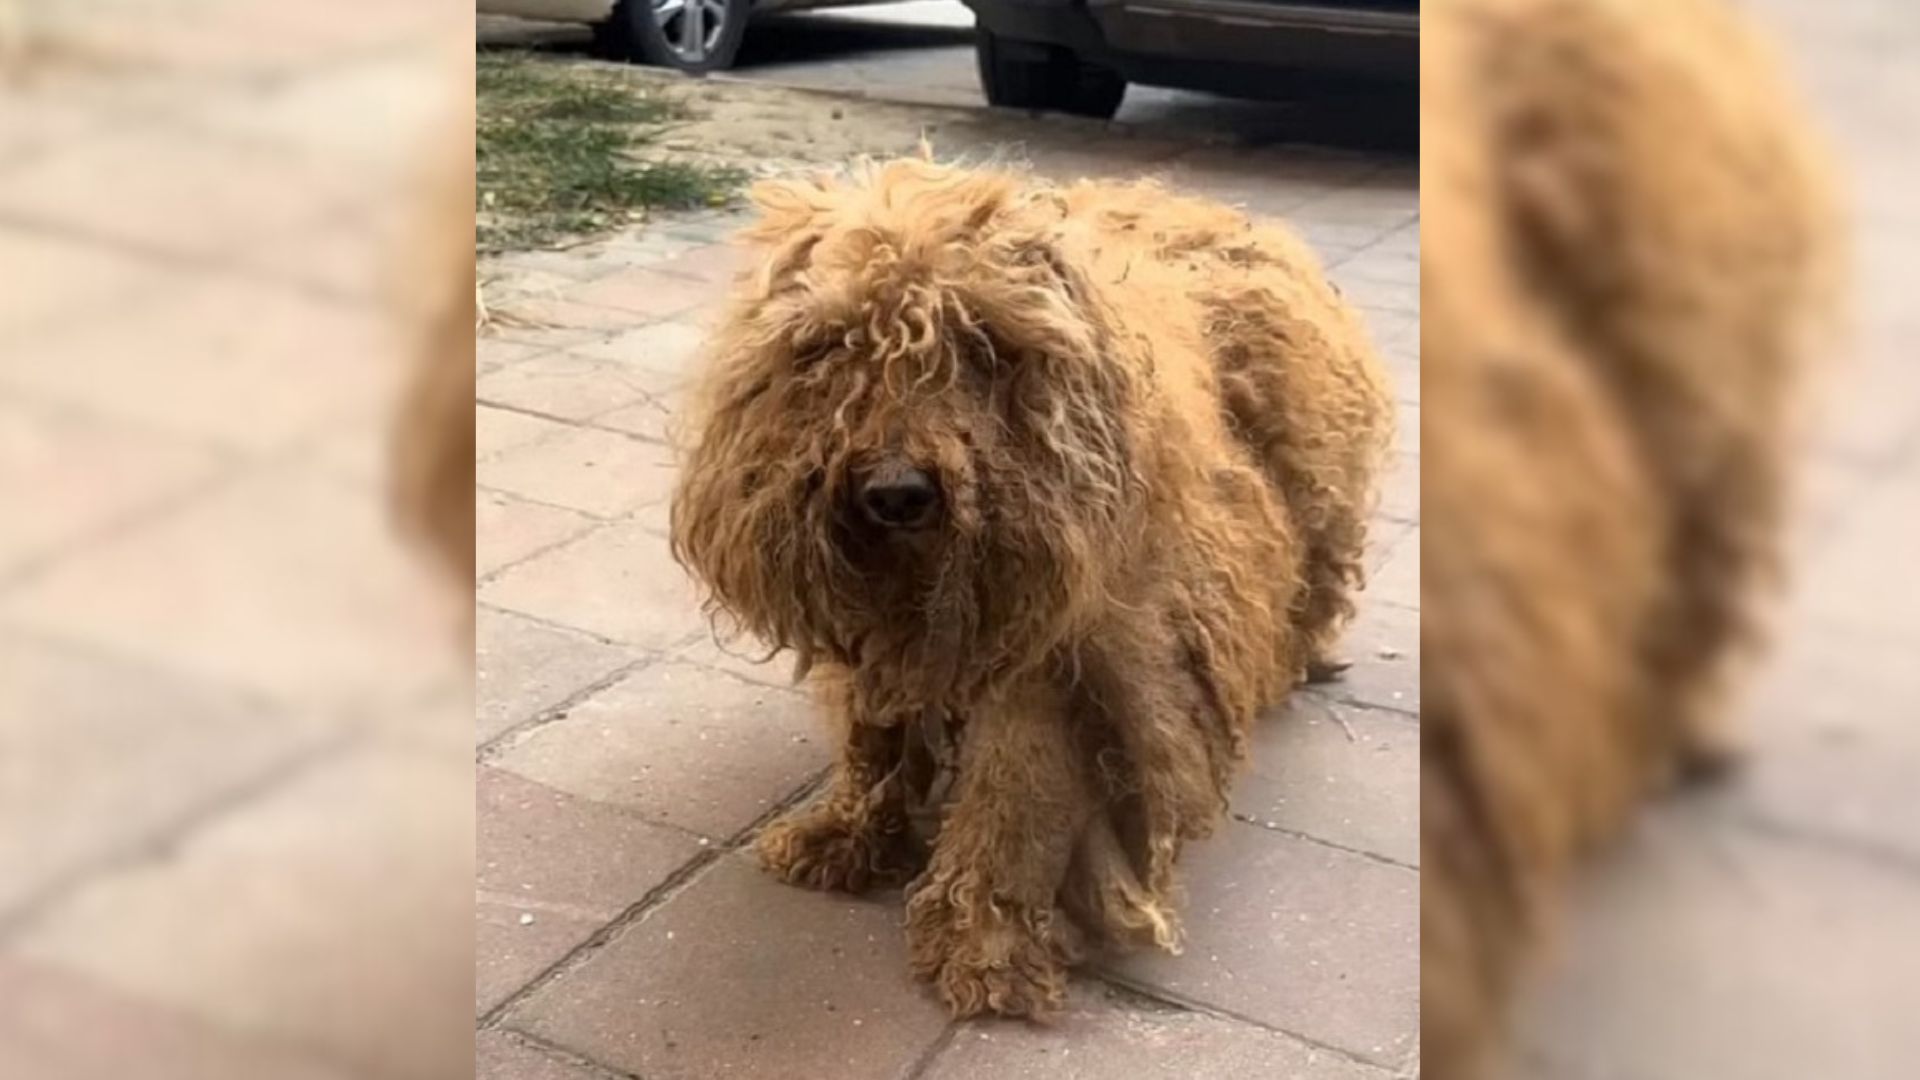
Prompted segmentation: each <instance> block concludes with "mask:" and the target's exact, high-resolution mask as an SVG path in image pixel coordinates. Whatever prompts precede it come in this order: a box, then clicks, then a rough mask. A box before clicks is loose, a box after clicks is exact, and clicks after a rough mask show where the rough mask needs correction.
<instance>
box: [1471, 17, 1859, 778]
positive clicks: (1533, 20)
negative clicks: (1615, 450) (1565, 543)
mask: <svg viewBox="0 0 1920 1080" xmlns="http://www.w3.org/2000/svg"><path fill="white" fill-rule="evenodd" d="M1480 6H1484V7H1487V8H1490V9H1494V10H1496V11H1500V12H1503V13H1504V14H1505V15H1506V16H1507V18H1506V20H1505V21H1504V22H1502V21H1500V20H1498V19H1496V20H1495V21H1494V22H1493V24H1492V25H1493V26H1495V27H1496V29H1495V30H1493V31H1492V32H1491V33H1489V34H1488V35H1487V36H1486V38H1485V39H1484V44H1485V45H1486V48H1487V53H1486V56H1485V57H1484V59H1485V60H1486V70H1485V74H1484V75H1482V76H1481V77H1482V78H1484V79H1485V80H1486V83H1485V86H1486V88H1487V97H1486V100H1487V101H1488V102H1489V103H1490V104H1492V105H1493V113H1492V115H1491V116H1490V117H1489V118H1488V119H1489V121H1490V123H1491V127H1490V128H1489V129H1488V130H1489V132H1490V134H1491V135H1492V140H1491V141H1492V143H1493V145H1492V146H1490V147H1489V151H1490V153H1491V154H1492V155H1493V160H1494V161H1496V162H1499V163H1500V164H1499V166H1498V167H1497V172H1496V197H1497V199H1498V200H1499V201H1500V202H1501V203H1502V204H1503V205H1501V207H1500V211H1501V213H1503V214H1504V215H1505V216H1506V218H1507V227H1506V229H1505V230H1504V232H1505V233H1506V235H1507V236H1509V237H1511V238H1512V241H1513V244H1514V248H1515V250H1514V251H1513V252H1511V255H1512V256H1513V257H1514V258H1515V259H1516V261H1517V262H1518V263H1519V264H1520V272H1521V277H1522V280H1524V281H1526V282H1528V284H1529V289H1530V291H1532V292H1533V293H1534V294H1535V296H1536V298H1537V299H1538V300H1539V302H1540V306H1541V308H1542V309H1543V310H1545V311H1546V312H1547V313H1548V314H1549V315H1550V317H1551V318H1553V319H1554V320H1555V321H1556V322H1557V323H1558V325H1559V329H1560V331H1561V333H1562V334H1564V336H1565V338H1566V339H1567V340H1569V341H1571V342H1573V343H1575V344H1576V347H1575V348H1574V349H1572V350H1569V352H1568V355H1570V356H1574V357H1578V358H1579V359H1580V361H1581V362H1584V363H1587V364H1590V365H1592V367H1593V371H1592V374H1593V375H1595V376H1597V378H1598V381H1599V382H1600V384H1601V385H1602V386H1603V387H1605V388H1606V391H1607V392H1609V393H1610V394H1611V395H1612V397H1613V398H1614V400H1615V401H1616V403H1617V406H1618V409H1619V413H1620V416H1621V418H1622V420H1623V422H1624V427H1625V430H1627V431H1629V432H1630V433H1632V435H1633V437H1634V439H1635V440H1636V442H1637V444H1638V449H1639V458H1640V461H1641V464H1642V467H1643V468H1644V470H1645V472H1646V474H1647V475H1648V476H1649V478H1650V479H1651V481H1652V485H1653V487H1654V488H1655V490H1656V491H1657V493H1658V494H1659V496H1660V499H1661V501H1662V503H1663V504H1664V506H1665V508H1666V512H1667V516H1668V521H1667V529H1668V535H1667V544H1666V549H1667V557H1668V567H1667V569H1668V571H1669V581H1670V583H1671V589H1670V592H1671V596H1670V597H1669V599H1670V601H1671V610H1670V611H1669V612H1668V617H1666V618H1662V619H1659V620H1656V621H1657V623H1658V628H1657V629H1656V630H1655V631H1654V632H1653V639H1652V640H1649V641H1648V642H1647V643H1646V662H1647V664H1648V665H1649V668H1650V674H1651V675H1652V676H1653V680H1654V682H1655V684H1657V685H1661V686H1663V687H1664V688H1666V690H1668V691H1669V692H1670V693H1671V694H1673V696H1674V703H1675V705H1676V707H1677V708H1678V709H1679V710H1680V711H1681V715H1680V716H1679V717H1678V722H1677V723H1676V724H1675V725H1674V728H1675V730H1676V731H1680V732H1682V733H1686V734H1696V733H1699V732H1700V723H1698V722H1697V721H1699V720H1700V719H1702V718H1704V717H1706V716H1709V715H1711V714H1712V712H1713V711H1714V710H1713V704H1714V701H1715V699H1716V698H1717V697H1718V696H1719V695H1718V690H1719V687H1720V686H1721V685H1723V684H1724V682H1725V679H1724V676H1725V674H1726V673H1727V669H1728V667H1729V665H1728V664H1727V663H1726V661H1727V660H1728V659H1730V658H1731V657H1733V656H1736V655H1738V654H1739V653H1740V652H1741V651H1742V650H1741V649H1739V646H1742V645H1745V644H1746V643H1748V642H1750V641H1751V640H1752V639H1753V638H1754V637H1755V635H1754V633H1753V632H1752V631H1753V630H1754V628H1755V626H1756V624H1757V620H1756V619H1755V618H1754V616H1753V614H1752V609H1753V606H1754V599H1755V597H1756V595H1757V594H1758V590H1756V589H1755V586H1756V585H1761V584H1772V583H1773V582H1774V581H1775V580H1776V579H1777V576H1778V568H1779V563H1780V553H1779V551H1778V550H1777V549H1778V548H1779V546H1780V540H1779V537H1780V535H1781V529H1780V527H1779V526H1780V520H1781V518H1782V517H1783V509H1784V507H1783V503H1784V498H1785V492H1786V488H1787V484H1786V481H1787V479H1788V476H1787V466H1788V464H1789V463H1790V461H1791V459H1792V457H1793V453H1792V448H1793V445H1794V443H1795V442H1796V441H1797V433H1798V431H1799V428H1800V426H1801V421H1802V420H1803V419H1804V415H1803V414H1804V411H1805V410H1803V409H1800V408H1798V407H1797V405H1798V404H1799V403H1800V402H1801V401H1803V400H1804V395H1802V394H1801V393H1800V392H1799V391H1800V389H1801V388H1802V385H1803V382H1802V379H1801V378H1800V376H1801V374H1802V367H1803V362H1804V360H1805V358H1806V357H1807V356H1808V355H1809V353H1810V348H1809V346H1810V344H1811V342H1812V340H1813V339H1814V337H1815V336H1817V335H1819V334H1821V333H1823V332H1825V331H1829V330H1831V329H1832V328H1833V327H1832V322H1831V320H1830V318H1829V317H1828V316H1829V315H1830V313H1831V312H1832V311H1833V310H1834V307H1835V305H1834V302H1833V301H1834V298H1835V296H1836V295H1837V277H1838V274H1837V268H1838V266H1839V258H1838V255H1839V252H1838V250H1837V243H1836V241H1837V237H1838V236H1839V229H1838V227H1837V224H1838V223H1837V217H1838V215H1837V213H1836V212H1835V209H1834V204H1833V201H1832V197H1831V194H1830V193H1831V191H1832V185H1830V183H1829V182H1828V178H1827V176H1826V175H1825V169H1824V167H1823V162H1824V156H1823V155H1822V154H1821V153H1820V152H1819V150H1818V149H1817V147H1816V140H1815V139H1814V137H1813V135H1812V133H1811V127H1810V125H1809V124H1807V123H1806V122H1805V120H1804V118H1803V116H1802V113H1801V112H1800V110H1799V108H1798V107H1797V104H1798V103H1797V102H1795V101H1793V100H1792V95H1791V94H1789V93H1788V92H1787V91H1786V89H1785V84H1784V81H1783V79H1782V78H1781V77H1780V72H1779V69H1778V66H1777V64H1776V62H1775V58H1774V57H1773V56H1772V55H1771V54H1770V53H1771V50H1770V49H1769V48H1767V47H1766V45H1765V43H1764V42H1762V41H1761V40H1760V38H1759V37H1758V35H1757V34H1755V33H1754V32H1753V30H1752V28H1750V27H1749V26H1747V25H1746V24H1745V23H1744V22H1742V21H1741V20H1740V19H1739V18H1737V17H1736V16H1735V14H1734V13H1733V12H1731V11H1729V10H1726V8H1725V5H1724V4H1723V3H1722V2H1721V0H1673V2H1670V3H1662V4H1623V3H1617V2H1612V0H1595V2H1585V3H1559V2H1552V0H1548V2H1544V3H1543V2H1532V0H1527V2H1514V0H1504V2H1503V0H1491V2H1490V3H1486V4H1483V5H1480ZM1682 749H1701V750H1708V751H1711V750H1713V749H1714V748H1712V747H1706V746H1702V747H1683V748H1682Z"/></svg>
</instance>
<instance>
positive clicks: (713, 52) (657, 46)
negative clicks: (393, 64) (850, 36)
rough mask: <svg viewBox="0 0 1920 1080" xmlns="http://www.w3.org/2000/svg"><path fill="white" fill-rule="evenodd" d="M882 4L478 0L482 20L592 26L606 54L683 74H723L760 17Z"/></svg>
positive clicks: (846, 0) (847, 0)
mask: <svg viewBox="0 0 1920 1080" xmlns="http://www.w3.org/2000/svg"><path fill="white" fill-rule="evenodd" d="M875 2H878V0H478V10H479V13H480V14H482V15H511V16H514V17H516V18H521V19H540V20H542V21H545V22H567V23H585V24H587V25H589V26H591V27H593V32H594V40H595V43H596V44H597V45H598V46H599V49H600V51H601V52H602V53H604V54H606V55H608V56H612V57H615V58H618V59H622V60H635V61H640V62H643V63H648V64H658V65H661V66H662V67H673V68H679V69H680V70H681V71H696V72H697V71H720V70H723V69H725V68H729V67H732V66H733V58H734V54H735V53H738V52H739V51H740V41H741V39H742V38H744V37H745V36H746V33H747V23H748V21H749V20H751V19H752V18H753V17H754V16H756V15H764V14H767V13H768V12H774V11H800V10H804V9H807V8H817V7H848V6H852V5H856V4H864V3H875Z"/></svg>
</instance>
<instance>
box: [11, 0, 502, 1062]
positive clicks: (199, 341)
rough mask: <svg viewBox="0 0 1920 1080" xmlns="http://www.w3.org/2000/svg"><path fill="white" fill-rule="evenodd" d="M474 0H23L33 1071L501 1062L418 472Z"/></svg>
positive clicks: (16, 377) (21, 836)
mask: <svg viewBox="0 0 1920 1080" xmlns="http://www.w3.org/2000/svg"><path fill="white" fill-rule="evenodd" d="M472 25H473V24H472V14H471V9H469V8H467V7H466V6H465V5H464V4H462V3H457V2H455V3H447V2H439V0H431V2H418V3H415V2H409V3H388V2H383V0H345V2H340V3H327V4H261V3H256V2H252V0H4V2H3V3H0V1000H4V1001H5V1002H6V1006H5V1008H4V1009H0V1075H3V1076H7V1077H19V1078H22V1080H25V1078H29V1077H31V1078H36V1080H68V1078H94V1077H100V1078H105V1077H120V1076H136V1075H137V1076H150V1077H177V1078H180V1080H200V1078H235V1080H261V1078H269V1077H300V1078H316V1080H317V1078H323V1077H360V1076H369V1077H420V1078H426V1077H433V1078H443V1077H449V1076H461V1075H470V1071H471V1055H472V1050H471V1045H472V1044H471V1042H470V1036H469V1028H468V1019H467V1015H466V1012H465V1007H464V1001H465V999H466V995H467V993H468V988H469V986H470V985H471V979H472V934H471V930H470V929H469V927H470V923H469V921H468V920H469V919H470V918H471V910H472V886H471V875H472V867H473V808H472V807H473V803H472V790H473V787H472V783H473V766H472V759H471V754H470V752H469V751H468V749H467V748H468V746H469V745H470V743H469V742H468V732H469V730H470V727H471V723H472V706H471V693H470V675H469V673H468V671H469V669H468V664H469V662H470V661H469V658H468V656H467V655H466V654H467V652H468V644H467V643H466V642H465V641H461V640H458V639H457V638H456V636H455V635H456V633H457V626H458V619H457V617H456V615H457V613H455V612H454V611H453V610H452V606H453V604H454V603H458V602H460V601H459V600H458V598H449V597H447V596H445V595H443V590H441V589H440V588H438V587H437V586H438V582H437V581H436V579H435V577H434V575H433V572H432V571H431V570H430V569H428V568H427V567H425V566H424V565H423V564H422V562H421V560H419V559H417V558H415V557H414V556H413V555H412V554H411V553H410V552H408V551H406V550H405V549H403V548H402V547H401V545H399V544H398V543H397V542H396V541H395V539H394V535H393V531H392V530H391V528H390V526H389V520H388V513H387V494H386V477H385V475H384V474H385V472H386V454H387V449H386V434H387V427H388V425H389V420H388V414H389V412H390V411H391V407H392V403H393V397H394V394H395V392H396V391H397V390H398V388H399V387H400V386H401V385H403V383H404V381H405V379H406V378H407V377H408V375H409V369H410V367H411V360H410V358H409V357H408V356H407V355H405V352H404V347H405V345H406V337H405V336H404V334H403V333H402V331H403V330H406V329H407V328H406V327H403V326H400V325H398V324H397V323H396V319H395V314H396V308H397V305H396V303H395V301H394V297H395V296H396V292H395V284H396V283H395V280H394V278H395V277H396V273H397V268H398V267H399V266H400V265H402V260H401V258H400V255H401V254H402V253H403V249H404V248H405V247H406V246H408V244H409V243H410V241H409V239H408V237H407V231H406V230H407V226H408V224H409V222H410V221H411V220H414V219H417V218H418V217H419V216H420V205H419V194H418V192H417V191H416V190H415V189H416V184H415V181H414V180H413V179H412V176H413V174H414V173H415V172H416V171H417V170H418V169H420V168H422V167H424V166H426V165H428V164H429V162H427V161H424V160H422V158H423V155H424V154H425V153H426V152H428V151H429V150H430V149H431V147H432V146H434V145H435V144H436V137H438V138H439V139H440V140H441V141H444V134H443V133H441V132H440V131H439V130H438V129H441V128H444V127H445V125H446V123H447V121H446V119H445V118H446V116H447V115H448V114H449V112H450V110H451V111H453V115H455V116H457V117H458V118H459V119H458V124H459V125H461V126H464V125H465V124H467V123H468V121H467V119H466V116H467V115H468V114H464V113H461V112H458V111H457V110H454V108H453V107H454V106H458V105H460V104H461V103H463V102H465V101H466V100H468V99H467V95H468V94H470V93H471V81H470V80H471V71H472V68H471V60H470V59H469V54H468V53H467V51H466V50H468V49H470V48H471V46H472ZM455 134H456V135H458V134H459V133H458V132H457V131H456V133H455ZM459 142H460V140H458V139H456V145H459Z"/></svg>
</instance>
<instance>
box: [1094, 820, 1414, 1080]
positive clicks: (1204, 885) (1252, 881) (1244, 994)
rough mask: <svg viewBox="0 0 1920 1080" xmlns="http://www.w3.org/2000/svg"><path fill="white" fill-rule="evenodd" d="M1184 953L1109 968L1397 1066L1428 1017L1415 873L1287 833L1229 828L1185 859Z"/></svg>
mask: <svg viewBox="0 0 1920 1080" xmlns="http://www.w3.org/2000/svg"><path fill="white" fill-rule="evenodd" d="M1181 863H1182V866H1183V867H1184V871H1183V872H1184V877H1185V881H1186V889H1187V895H1188V900H1187V906H1186V912H1185V920H1186V930H1187V941H1186V949H1185V952H1184V953H1183V955H1180V956H1169V955H1166V954H1164V953H1148V952H1143V953H1139V954H1136V955H1133V956H1129V957H1125V958H1122V959H1120V960H1118V961H1116V962H1114V963H1113V964H1112V965H1111V969H1112V970H1113V971H1114V972H1116V973H1117V974H1119V975H1120V976H1122V977H1123V978H1125V979H1126V980H1127V981H1128V982H1129V983H1130V984H1137V985H1144V986H1148V987H1151V988H1153V989H1154V990H1155V991H1158V992H1161V993H1164V994H1168V995H1171V996H1172V997H1173V999H1175V1000H1184V1001H1192V1002H1196V1003H1198V1004H1201V1005H1204V1006H1207V1007H1209V1008H1213V1009H1218V1010H1220V1011H1222V1012H1225V1013H1228V1014H1230V1015H1233V1016H1238V1017H1244V1018H1246V1019H1249V1020H1252V1021H1254V1022H1256V1023H1259V1024H1262V1025H1265V1026H1267V1027H1271V1028H1273V1029H1275V1030H1278V1031H1282V1032H1286V1033H1288V1034H1290V1035H1293V1036H1295V1037H1298V1038H1304V1039H1307V1040H1309V1041H1311V1042H1314V1043H1317V1044H1320V1045H1322V1046H1331V1047H1336V1048H1338V1049H1340V1050H1343V1051H1345V1052H1346V1053H1349V1054H1352V1055H1355V1056H1357V1057H1360V1058H1362V1059H1364V1060H1366V1061H1368V1062H1371V1063H1373V1064H1376V1065H1379V1066H1382V1067H1384V1068H1389V1069H1397V1068H1399V1067H1400V1066H1402V1065H1404V1064H1406V1062H1407V1059H1408V1057H1409V1055H1410V1054H1411V1053H1412V1052H1413V1049H1414V1046H1415V1045H1416V1040H1417V1032H1418V1027H1419V1014H1420V986H1419V983H1420V980H1419V972H1420V956H1419V952H1420V916H1419V912H1420V876H1419V874H1418V872H1416V871H1414V870H1411V869H1409V868H1407V867H1404V866H1396V865H1393V864H1390V863H1386V862H1382V861H1380V860H1379V859H1376V858H1370V857H1368V856H1366V855H1360V854H1355V853H1353V852H1349V851H1342V850H1340V849H1337V848H1333V847H1329V846H1327V845H1325V844H1323V843H1318V842H1315V841H1314V840H1311V839H1305V838H1302V837H1299V836H1295V835H1292V834H1290V833H1284V832H1278V831H1274V830H1269V829H1266V828H1264V827H1262V826H1256V825H1248V824H1245V823H1242V822H1239V821H1229V822H1226V823H1224V824H1223V825H1221V827H1220V828H1219V830H1218V831H1217V832H1216V834H1215V835H1214V836H1212V837H1210V838H1208V839H1207V840H1205V841H1202V842H1199V843H1196V844H1194V845H1193V846H1192V847H1191V848H1190V849H1189V850H1188V851H1187V852H1186V853H1185V854H1183V855H1182V857H1181Z"/></svg>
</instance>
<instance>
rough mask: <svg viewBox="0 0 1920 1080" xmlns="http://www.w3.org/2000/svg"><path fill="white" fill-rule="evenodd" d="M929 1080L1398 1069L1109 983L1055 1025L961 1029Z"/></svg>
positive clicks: (1181, 1078) (1331, 1078) (1366, 1077)
mask: <svg viewBox="0 0 1920 1080" xmlns="http://www.w3.org/2000/svg"><path fill="white" fill-rule="evenodd" d="M920 1075H921V1076H923V1077H925V1078H926V1080H976V1078H981V1077H993V1078H994V1080H1114V1078H1117V1077H1125V1078H1126V1080H1191V1078H1193V1077H1206V1078H1207V1080H1269V1078H1272V1077H1288V1078H1290V1080H1385V1078H1386V1077H1388V1076H1391V1075H1392V1074H1391V1073H1389V1072H1387V1071H1385V1070H1382V1069H1377V1068H1374V1067H1373V1066H1370V1065H1366V1064H1364V1063H1361V1062H1358V1061H1355V1060H1353V1059H1352V1058H1349V1057H1347V1056H1345V1055H1343V1054H1338V1053H1335V1052H1332V1051H1329V1050H1325V1049H1322V1048H1319V1047H1315V1046H1312V1045H1309V1044H1307V1043H1303V1042H1300V1041H1298V1040H1295V1039H1289V1038H1288V1037H1286V1036H1285V1035H1281V1034H1278V1033H1275V1032H1272V1031H1267V1030H1264V1029H1262V1028H1258V1027H1254V1026H1252V1025H1250V1024H1243V1023H1239V1022H1236V1021H1233V1020H1229V1019H1226V1018H1223V1017H1218V1016H1210V1015H1207V1014H1205V1013H1196V1012H1188V1011H1184V1010H1181V1009H1176V1008H1169V1007H1167V1006H1165V1005H1162V1004H1159V1003H1156V1002H1153V1001H1150V1000H1146V999H1141V998H1137V997H1134V996H1132V995H1129V994H1127V993H1125V992H1124V991H1118V990H1116V989H1114V988H1111V987H1101V986H1086V987H1081V988H1079V989H1077V990H1076V991H1075V993H1074V999H1073V1001H1072V1003H1071V1005H1070V1006H1069V1007H1068V1009H1067V1011H1066V1013H1065V1015H1063V1016H1062V1017H1061V1018H1060V1019H1059V1020H1058V1021H1056V1022H1055V1023H1054V1024H1053V1025H1052V1026H1050V1027H1044V1028H1041V1027H1030V1026H1017V1025H1012V1024H1005V1025H991V1026H989V1025H976V1026H973V1027H969V1028H963V1029H961V1030H960V1031H958V1032H956V1033H955V1035H954V1037H953V1041H952V1043H951V1044H950V1045H948V1046H947V1047H945V1048H943V1049H942V1050H941V1051H940V1053H939V1054H938V1056H936V1057H935V1058H934V1059H933V1061H932V1063H931V1064H930V1065H929V1066H928V1067H927V1070H926V1071H925V1072H924V1073H921V1074H920Z"/></svg>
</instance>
